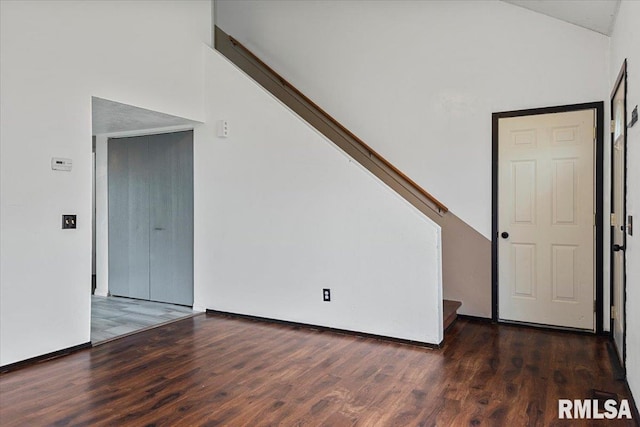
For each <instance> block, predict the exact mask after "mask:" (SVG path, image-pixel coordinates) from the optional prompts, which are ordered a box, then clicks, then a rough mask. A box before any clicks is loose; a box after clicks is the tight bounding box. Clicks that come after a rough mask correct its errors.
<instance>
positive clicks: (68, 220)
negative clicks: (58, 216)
mask: <svg viewBox="0 0 640 427" xmlns="http://www.w3.org/2000/svg"><path fill="white" fill-rule="evenodd" d="M69 228H76V216H75V215H62V229H63V230H66V229H69Z"/></svg>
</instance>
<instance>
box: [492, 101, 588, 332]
mask: <svg viewBox="0 0 640 427" xmlns="http://www.w3.org/2000/svg"><path fill="white" fill-rule="evenodd" d="M594 126H595V121H594V111H593V110H582V111H572V112H565V113H554V114H540V115H532V116H521V117H511V118H501V119H500V120H499V149H498V156H499V157H498V159H499V166H498V167H499V170H498V186H499V189H498V198H499V199H498V203H499V208H498V234H499V235H498V242H499V243H498V263H499V264H498V271H499V274H498V289H499V291H498V314H499V318H500V319H501V320H505V321H516V322H526V323H535V324H541V325H550V326H558V327H566V328H578V329H586V330H594V230H595V215H594V147H595V142H594V141H595V130H594Z"/></svg>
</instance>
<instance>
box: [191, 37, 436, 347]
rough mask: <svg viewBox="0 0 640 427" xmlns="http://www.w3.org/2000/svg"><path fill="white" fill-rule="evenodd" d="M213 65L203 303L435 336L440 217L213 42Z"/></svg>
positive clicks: (200, 162)
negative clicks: (328, 136) (376, 173)
mask: <svg viewBox="0 0 640 427" xmlns="http://www.w3.org/2000/svg"><path fill="white" fill-rule="evenodd" d="M207 50H208V49H207ZM206 75H207V76H215V78H212V79H210V80H208V86H207V88H206V91H205V100H207V101H206V103H207V120H206V124H205V125H203V126H201V127H199V128H196V131H195V136H196V137H195V147H194V162H195V163H194V174H195V179H194V184H195V189H194V191H195V230H197V232H196V233H195V282H196V284H197V285H196V288H195V300H196V305H199V306H203V307H206V308H210V309H215V310H221V311H228V312H234V313H241V314H250V315H255V316H262V317H267V318H275V319H281V320H288V321H295V322H303V323H309V324H315V325H321V326H328V327H333V328H340V329H347V330H354V331H361V332H366V333H372V334H378V335H385V336H391V337H396V338H403V339H410V340H417V341H422V342H428V343H435V344H437V343H440V341H441V340H442V332H443V331H442V308H441V303H442V294H441V267H440V263H441V261H440V245H439V238H440V229H439V227H438V226H437V225H436V224H434V223H433V222H432V221H431V220H429V219H428V218H426V217H425V216H424V215H422V214H421V213H419V212H418V211H417V210H415V209H414V208H413V207H412V206H410V205H409V204H408V203H406V202H405V201H404V200H403V199H401V198H400V197H399V196H397V195H396V194H395V193H394V192H393V191H391V190H390V189H388V187H386V186H385V185H384V184H382V183H380V182H379V181H378V180H377V179H376V178H375V177H373V176H372V175H370V174H369V172H368V171H366V170H364V169H362V168H361V167H360V166H359V165H357V164H356V163H354V162H352V161H351V160H350V159H349V158H348V157H347V156H346V155H344V154H343V153H342V152H341V151H339V150H338V149H337V148H336V147H335V146H334V145H333V144H332V143H331V142H329V141H327V140H325V138H324V137H322V136H321V135H319V134H318V133H316V131H315V130H313V129H312V128H310V127H309V126H308V125H307V124H306V123H304V122H302V121H301V120H300V119H299V118H298V117H297V116H295V115H294V114H293V113H291V112H290V111H289V110H288V109H286V107H284V106H282V105H281V104H280V103H279V102H278V101H277V100H275V99H274V98H273V97H272V96H271V95H269V94H267V93H266V92H265V91H264V90H263V89H262V88H261V87H259V86H258V85H257V84H256V83H254V82H253V81H252V80H250V79H249V78H247V77H246V76H245V75H244V74H242V73H239V72H238V71H237V69H236V68H235V66H233V65H231V64H230V63H228V62H227V60H226V59H224V58H222V57H221V56H220V55H219V54H218V53H217V52H214V51H208V52H207V55H206ZM221 119H226V120H228V122H229V125H230V132H231V134H230V136H229V137H228V138H217V137H216V136H215V135H216V122H217V121H218V120H221ZM323 288H330V289H331V296H332V301H331V302H329V303H327V302H323V301H322V289H323Z"/></svg>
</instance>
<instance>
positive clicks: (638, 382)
mask: <svg viewBox="0 0 640 427" xmlns="http://www.w3.org/2000/svg"><path fill="white" fill-rule="evenodd" d="M638 23H640V2H637V1H629V0H623V1H622V4H621V5H620V10H619V12H618V18H617V20H616V24H615V27H614V32H613V34H612V37H611V62H610V76H611V79H610V87H611V88H613V85H614V84H615V80H616V78H617V76H618V72H619V71H620V67H621V66H622V63H623V61H624V59H625V58H627V60H628V62H627V73H628V74H627V79H628V80H627V87H628V92H627V108H628V115H627V122H629V120H630V119H631V110H632V109H633V108H634V107H635V106H636V105H638V104H640V26H639V25H638ZM627 150H628V151H627V155H628V157H627V173H628V175H627V185H628V188H627V191H628V193H627V213H628V215H633V217H634V222H635V230H634V235H633V236H627V250H626V257H627V304H626V310H625V311H626V313H627V325H626V326H627V376H628V381H629V386H630V387H631V391H632V392H633V395H634V397H635V398H636V399H638V398H640V309H639V307H640V287H639V286H638V285H639V284H640V226H639V225H638V224H640V124H638V123H636V125H635V126H634V127H632V128H629V130H628V134H627Z"/></svg>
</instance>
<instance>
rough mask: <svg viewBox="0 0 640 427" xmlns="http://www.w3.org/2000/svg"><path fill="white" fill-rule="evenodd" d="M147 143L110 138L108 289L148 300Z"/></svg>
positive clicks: (130, 139) (129, 139)
mask: <svg viewBox="0 0 640 427" xmlns="http://www.w3.org/2000/svg"><path fill="white" fill-rule="evenodd" d="M148 159H149V144H148V142H147V140H146V138H145V137H136V138H120V139H110V140H109V143H108V172H107V173H108V177H109V190H108V192H109V196H108V197H109V292H110V293H111V294H112V295H118V296H126V297H131V298H140V299H149V162H148Z"/></svg>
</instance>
